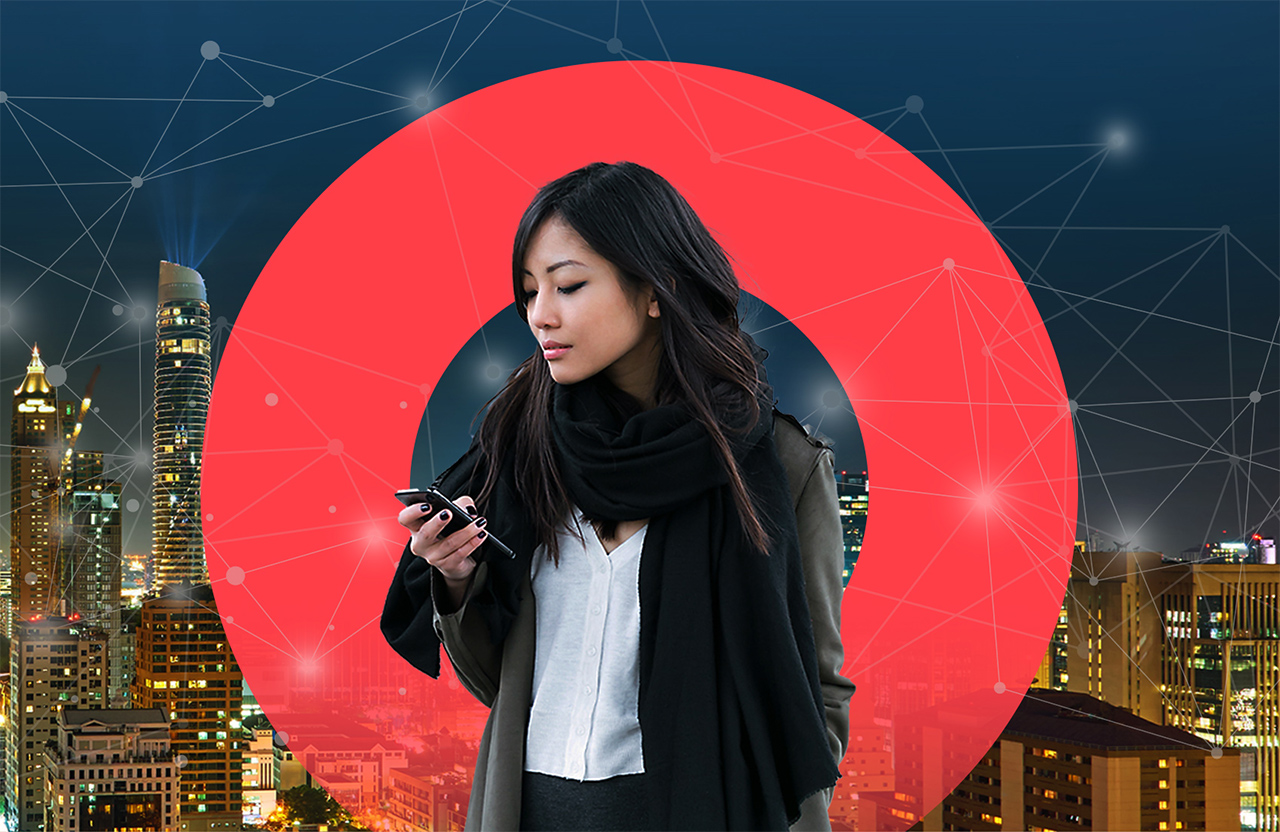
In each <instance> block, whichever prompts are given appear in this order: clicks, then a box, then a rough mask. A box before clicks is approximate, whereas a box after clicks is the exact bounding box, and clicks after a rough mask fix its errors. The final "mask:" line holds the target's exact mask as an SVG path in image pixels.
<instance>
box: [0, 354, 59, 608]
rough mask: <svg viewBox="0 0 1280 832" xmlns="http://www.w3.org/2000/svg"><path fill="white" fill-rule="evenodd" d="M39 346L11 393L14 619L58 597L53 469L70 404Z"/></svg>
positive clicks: (55, 469)
mask: <svg viewBox="0 0 1280 832" xmlns="http://www.w3.org/2000/svg"><path fill="white" fill-rule="evenodd" d="M44 371H45V364H44V362H43V361H41V360H40V348H39V347H38V346H37V347H36V348H34V349H33V350H32V351H31V363H30V364H28V365H27V375H26V377H25V378H24V379H23V380H22V384H20V385H18V389H16V390H14V391H13V423H12V432H11V434H10V437H11V438H10V440H9V442H10V444H11V445H12V446H13V456H12V458H11V462H10V465H9V536H10V542H9V559H10V568H11V571H12V573H13V581H14V583H15V585H16V589H17V591H16V593H15V597H14V599H13V600H14V604H13V615H14V618H15V619H21V618H30V617H31V616H33V615H44V614H46V613H49V612H52V611H53V608H54V605H55V601H56V600H57V598H58V589H57V587H56V586H55V580H56V576H55V575H54V560H55V558H56V554H57V553H56V546H57V535H56V534H55V533H54V531H55V528H56V525H57V522H56V518H57V517H58V494H57V489H58V469H59V466H60V464H61V459H60V451H61V449H62V446H63V443H64V442H66V441H68V440H69V439H70V435H71V432H72V431H73V430H74V426H75V406H74V405H73V403H71V402H60V401H58V399H57V393H56V391H55V390H54V388H53V386H52V385H50V384H49V382H48V380H46V379H45V376H44Z"/></svg>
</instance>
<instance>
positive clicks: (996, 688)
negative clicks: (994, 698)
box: [994, 682, 1008, 693]
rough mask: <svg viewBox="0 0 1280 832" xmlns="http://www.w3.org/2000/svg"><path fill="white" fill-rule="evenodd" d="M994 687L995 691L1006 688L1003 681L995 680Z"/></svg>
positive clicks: (998, 691)
mask: <svg viewBox="0 0 1280 832" xmlns="http://www.w3.org/2000/svg"><path fill="white" fill-rule="evenodd" d="M994 689H995V692H996V693H1004V692H1005V691H1006V690H1008V688H1006V687H1005V686H1004V682H996V683H995V687H994Z"/></svg>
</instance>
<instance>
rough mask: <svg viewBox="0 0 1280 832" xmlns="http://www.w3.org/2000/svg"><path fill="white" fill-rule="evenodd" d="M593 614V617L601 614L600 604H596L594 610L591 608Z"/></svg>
mask: <svg viewBox="0 0 1280 832" xmlns="http://www.w3.org/2000/svg"><path fill="white" fill-rule="evenodd" d="M591 614H592V615H599V614H600V605H599V604H596V605H595V606H594V607H592V608H591Z"/></svg>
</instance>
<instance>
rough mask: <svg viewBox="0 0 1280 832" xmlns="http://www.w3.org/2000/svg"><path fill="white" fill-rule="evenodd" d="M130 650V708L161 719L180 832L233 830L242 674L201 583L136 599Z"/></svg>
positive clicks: (237, 814)
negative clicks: (168, 738)
mask: <svg viewBox="0 0 1280 832" xmlns="http://www.w3.org/2000/svg"><path fill="white" fill-rule="evenodd" d="M136 649H137V653H136V656H135V661H136V667H135V670H134V678H133V691H132V692H133V707H135V708H160V709H162V710H164V711H165V712H167V713H168V715H169V719H170V721H171V725H172V737H173V743H172V748H173V752H174V754H175V755H177V757H176V760H177V764H178V765H179V767H180V768H181V770H182V775H181V788H180V790H179V804H180V824H181V828H182V829H184V830H187V829H190V830H206V829H239V828H240V824H241V822H242V819H241V800H242V797H241V795H242V791H241V790H242V785H241V783H242V778H243V765H242V761H243V756H244V755H243V743H244V739H243V736H242V733H243V732H242V730H241V721H240V720H241V717H240V705H241V703H240V696H241V693H240V692H241V687H242V685H243V682H244V677H243V675H242V674H241V672H240V667H239V665H238V664H236V659H235V656H234V655H232V653H231V646H230V645H229V644H228V643H227V634H226V632H225V631H224V629H223V627H222V621H221V619H220V618H219V616H218V608H217V604H216V602H215V601H214V598H213V592H212V591H211V589H210V588H209V586H208V585H207V584H205V585H201V586H195V587H192V586H190V585H186V584H178V585H172V586H170V587H168V588H167V589H166V590H165V591H164V592H163V593H161V594H160V595H159V596H158V597H155V598H148V599H147V600H146V601H144V602H143V604H142V611H141V616H140V618H139V620H138V625H137V648H136Z"/></svg>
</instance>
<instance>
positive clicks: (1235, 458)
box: [1227, 454, 1240, 465]
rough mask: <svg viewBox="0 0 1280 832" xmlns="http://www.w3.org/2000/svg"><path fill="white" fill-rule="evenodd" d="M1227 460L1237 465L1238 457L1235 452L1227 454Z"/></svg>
mask: <svg viewBox="0 0 1280 832" xmlns="http://www.w3.org/2000/svg"><path fill="white" fill-rule="evenodd" d="M1227 461H1228V462H1230V463H1231V464H1232V465H1239V464H1240V457H1238V456H1236V455H1235V454H1228V455H1227Z"/></svg>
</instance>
